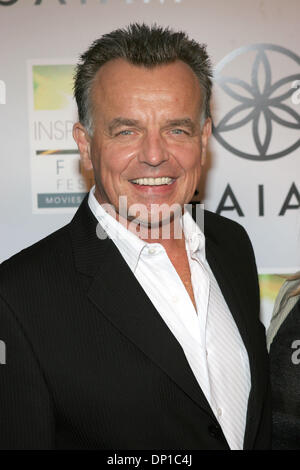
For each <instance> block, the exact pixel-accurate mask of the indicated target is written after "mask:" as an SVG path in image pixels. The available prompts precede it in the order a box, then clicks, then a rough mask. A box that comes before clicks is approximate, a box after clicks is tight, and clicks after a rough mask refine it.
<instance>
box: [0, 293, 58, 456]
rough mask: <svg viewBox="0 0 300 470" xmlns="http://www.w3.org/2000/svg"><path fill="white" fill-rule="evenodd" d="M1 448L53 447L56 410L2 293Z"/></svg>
mask: <svg viewBox="0 0 300 470" xmlns="http://www.w3.org/2000/svg"><path fill="white" fill-rule="evenodd" d="M0 340H1V359H0V449H5V450H11V449H14V450H18V449H34V450H36V449H37V450H38V449H52V448H54V414H53V407H52V401H51V396H50V394H49V391H48V388H47V385H46V382H45V380H44V377H43V374H42V370H41V368H40V366H39V364H38V361H37V359H36V357H35V355H34V351H33V350H32V347H31V345H30V342H29V341H28V339H27V338H26V335H25V334H24V332H23V329H22V326H21V325H20V324H19V322H18V321H17V319H16V318H15V315H14V313H13V312H12V310H11V309H10V308H9V306H8V304H7V303H6V302H5V301H4V299H3V298H2V297H1V296H0Z"/></svg>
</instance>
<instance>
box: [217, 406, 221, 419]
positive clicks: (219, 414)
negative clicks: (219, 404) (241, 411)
mask: <svg viewBox="0 0 300 470" xmlns="http://www.w3.org/2000/svg"><path fill="white" fill-rule="evenodd" d="M217 415H218V417H219V418H221V416H222V410H221V408H218V409H217Z"/></svg>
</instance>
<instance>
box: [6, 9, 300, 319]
mask: <svg viewBox="0 0 300 470" xmlns="http://www.w3.org/2000/svg"><path fill="white" fill-rule="evenodd" d="M299 11H300V7H299V3H298V0H289V2H288V8H287V5H283V4H282V1H281V0H268V1H261V0H251V1H250V0H249V1H248V0H245V1H243V2H241V1H240V0H227V1H226V2H223V1H222V0H215V1H212V2H209V4H208V2H204V1H202V0H72V1H71V0H1V1H0V44H1V52H0V119H1V131H0V132H1V186H0V191H1V207H2V211H1V234H2V237H1V241H2V243H1V247H0V261H1V260H4V259H6V258H8V257H9V256H11V255H12V254H14V253H16V252H18V251H19V250H21V249H22V248H24V247H26V246H28V245H30V244H32V243H34V242H35V241H37V240H38V239H40V238H42V237H44V236H45V235H47V234H48V233H50V232H52V231H54V230H55V229H57V228H59V227H61V226H62V225H64V224H65V223H67V222H68V221H69V220H70V218H71V217H72V214H74V212H75V211H76V208H77V207H78V205H79V204H80V202H81V201H82V199H83V197H84V195H85V193H86V191H87V190H88V189H89V187H90V186H91V185H92V184H93V181H87V179H86V175H82V174H81V169H80V163H79V155H78V151H77V148H76V145H75V143H74V141H73V138H72V126H73V123H74V121H75V120H76V118H77V111H76V106H75V102H74V99H73V93H72V87H73V83H72V80H73V78H72V77H73V73H74V65H75V64H76V61H77V60H78V57H79V55H80V53H82V52H83V51H84V50H85V49H86V48H87V47H88V45H89V44H90V43H91V42H92V41H93V40H94V39H96V38H98V37H100V36H101V35H102V34H104V33H106V32H109V31H111V30H113V29H115V28H118V27H122V26H125V25H127V24H129V23H130V22H135V21H138V22H141V21H144V22H146V23H148V24H151V23H154V22H156V23H159V24H162V25H164V26H170V27H174V28H175V29H183V30H184V31H186V32H187V33H188V34H189V35H190V37H192V38H194V39H196V40H198V41H199V42H202V43H203V42H204V43H206V44H207V48H208V52H209V54H210V55H211V58H212V62H213V65H214V94H213V99H212V113H213V136H212V138H211V143H210V149H209V158H208V159H207V164H206V167H205V171H204V174H203V179H202V183H201V187H200V188H199V198H201V200H202V202H204V204H205V207H206V208H207V209H210V210H212V211H214V212H218V213H219V214H221V215H223V216H225V217H229V218H232V219H234V220H236V221H237V222H239V223H241V224H242V225H243V226H244V227H245V228H246V230H247V231H248V233H249V236H250V238H251V240H252V243H253V246H254V250H255V255H256V259H257V265H258V269H259V273H260V283H261V288H262V294H263V295H262V297H263V309H262V311H263V318H262V319H263V321H264V322H265V324H267V323H268V321H269V317H270V313H271V309H272V306H273V302H274V298H275V296H276V294H277V292H278V289H279V287H280V285H281V284H282V282H283V280H284V278H283V277H280V276H279V275H280V274H288V273H292V272H295V271H297V270H299V268H300V133H299V130H300V56H299V45H298V42H299V41H298V40H297V38H298V28H299V26H298V24H297V22H298V18H299Z"/></svg>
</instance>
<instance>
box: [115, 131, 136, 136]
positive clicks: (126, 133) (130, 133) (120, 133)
mask: <svg viewBox="0 0 300 470" xmlns="http://www.w3.org/2000/svg"><path fill="white" fill-rule="evenodd" d="M132 134H133V131H130V130H129V129H125V130H124V131H121V132H118V133H117V134H116V136H118V135H132Z"/></svg>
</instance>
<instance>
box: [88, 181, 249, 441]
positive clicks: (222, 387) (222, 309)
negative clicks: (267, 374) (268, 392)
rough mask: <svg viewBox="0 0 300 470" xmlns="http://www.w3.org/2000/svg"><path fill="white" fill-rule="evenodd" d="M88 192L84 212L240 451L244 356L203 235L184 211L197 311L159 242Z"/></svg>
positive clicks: (243, 417) (246, 384)
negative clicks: (156, 315) (109, 241)
mask: <svg viewBox="0 0 300 470" xmlns="http://www.w3.org/2000/svg"><path fill="white" fill-rule="evenodd" d="M94 188H95V187H93V188H92V189H91V191H90V194H89V201H88V202H89V207H90V209H91V211H92V212H93V214H94V215H95V217H96V219H97V220H98V222H99V223H100V225H101V226H102V227H103V228H104V229H105V231H106V232H107V234H108V235H109V237H110V238H111V239H112V240H113V242H114V243H115V245H116V247H117V248H118V250H119V251H120V254H121V255H122V256H123V258H124V259H125V261H126V263H127V264H128V266H129V268H130V269H131V271H132V272H133V273H134V275H135V277H136V279H137V281H138V282H139V284H140V285H141V287H142V288H143V290H144V291H145V293H146V294H147V296H148V297H149V298H150V300H151V302H152V303H153V305H154V307H155V308H156V309H157V311H158V312H159V314H160V315H161V317H162V319H163V320H164V322H165V323H166V325H167V326H168V328H169V329H170V330H171V332H172V333H173V335H174V336H175V338H176V339H177V341H178V342H179V344H180V345H181V347H182V349H183V351H184V354H185V356H186V359H187V361H188V363H189V365H190V367H191V369H192V371H193V373H194V376H195V378H196V380H197V382H198V384H199V386H200V387H201V389H202V391H203V393H204V395H205V397H206V399H207V401H208V403H209V404H210V406H211V409H212V410H213V412H214V414H215V416H216V418H217V420H218V422H219V424H220V426H221V428H222V430H223V433H224V435H225V437H226V439H227V442H228V444H229V447H230V448H231V449H234V450H239V449H243V441H244V433H245V425H246V414H247V406H248V397H249V391H250V387H251V378H250V368H249V360H248V354H247V351H246V349H245V346H244V344H243V341H242V339H241V336H240V334H239V331H238V328H237V326H236V324H235V322H234V320H233V317H232V315H231V313H230V311H229V309H228V306H227V304H226V302H225V300H224V297H223V295H222V292H221V290H220V288H219V286H218V283H217V281H216V279H215V277H214V275H213V273H212V271H211V269H210V267H209V265H208V263H207V261H206V257H205V236H204V234H203V232H202V231H201V230H200V228H199V227H198V226H197V224H196V223H195V222H194V220H193V218H192V217H191V215H190V214H189V213H188V212H185V214H184V215H183V216H182V219H181V224H182V228H183V232H184V236H185V241H186V243H185V245H186V251H187V257H188V260H189V265H190V271H191V282H192V287H193V291H194V298H195V302H196V306H197V312H196V311H195V308H194V305H193V303H192V301H191V299H190V296H189V295H188V293H187V291H186V288H185V286H184V284H183V282H182V281H181V279H180V277H179V275H178V274H177V271H176V270H175V268H174V266H173V265H172V263H171V261H170V259H169V257H168V255H167V253H166V251H165V249H164V248H163V246H162V245H161V244H160V243H146V242H145V241H143V240H141V239H140V238H138V237H137V236H136V235H135V234H134V233H132V232H130V231H129V230H127V229H126V228H125V227H124V226H123V225H122V224H120V223H119V222H118V221H117V220H115V219H114V218H113V217H112V216H110V215H109V214H108V213H107V212H106V211H105V210H104V209H103V208H102V207H101V205H100V204H99V203H98V201H97V200H96V198H95V196H94Z"/></svg>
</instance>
